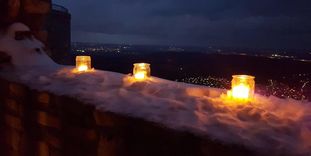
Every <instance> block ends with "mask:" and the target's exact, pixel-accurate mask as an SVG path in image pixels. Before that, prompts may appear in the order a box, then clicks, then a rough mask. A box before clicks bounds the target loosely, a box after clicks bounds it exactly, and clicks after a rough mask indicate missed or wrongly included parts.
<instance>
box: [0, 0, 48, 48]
mask: <svg viewBox="0 0 311 156" xmlns="http://www.w3.org/2000/svg"><path fill="white" fill-rule="evenodd" d="M50 10H51V0H1V1H0V29H5V28H6V27H7V26H8V25H10V24H12V23H14V22H22V23H24V24H26V25H27V26H29V27H30V29H31V30H32V32H33V34H34V35H35V36H36V37H37V38H38V39H39V40H41V41H42V42H44V43H46V42H47V35H48V33H47V31H46V30H45V23H46V18H47V15H48V14H49V13H50Z"/></svg>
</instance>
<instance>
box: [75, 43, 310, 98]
mask: <svg viewBox="0 0 311 156" xmlns="http://www.w3.org/2000/svg"><path fill="white" fill-rule="evenodd" d="M83 54H85V55H92V56H96V58H97V59H96V60H97V61H98V63H95V66H96V68H98V69H105V70H111V71H117V72H123V73H127V71H128V70H129V69H127V68H124V67H121V65H117V64H116V63H115V62H118V63H119V64H124V65H123V66H127V64H131V61H132V62H135V61H140V60H141V61H144V60H148V61H149V60H150V61H152V62H154V63H153V65H156V66H157V67H158V69H157V68H156V69H155V71H153V73H154V74H153V75H156V76H158V77H162V78H166V79H170V80H173V81H179V82H185V83H191V84H197V85H204V86H208V87H215V88H223V89H229V88H230V83H231V82H230V80H231V77H229V76H228V75H223V74H222V73H220V74H219V73H217V74H215V72H210V70H211V69H210V68H206V69H205V68H202V70H200V71H195V70H196V67H194V66H196V65H194V63H193V62H191V61H194V60H196V59H195V58H192V59H193V60H190V59H191V58H189V61H188V62H187V61H184V60H187V56H188V55H190V54H191V55H192V54H197V55H202V56H204V57H209V56H213V57H215V59H213V60H212V62H218V61H216V59H218V57H220V58H226V57H231V56H234V57H237V58H242V61H243V58H244V57H245V58H247V59H245V60H247V61H248V62H251V61H249V60H248V59H249V58H253V59H255V64H254V65H252V66H254V67H255V68H259V69H260V68H261V67H259V66H260V65H261V64H262V61H267V62H271V61H274V62H278V61H279V62H280V64H281V66H282V61H287V62H288V61H289V62H295V63H298V64H301V63H302V64H304V65H305V64H307V65H309V66H310V64H311V50H309V51H308V50H295V49H294V50H284V49H247V48H243V49H242V48H227V47H213V46H209V47H180V46H155V45H129V44H100V43H72V55H83ZM162 56H163V57H162ZM164 56H165V57H164ZM170 56H171V57H170ZM112 58H114V61H112V60H113V59H112ZM102 59H103V60H105V61H101V60H102ZM116 60H119V61H116ZM163 61H164V63H163ZM104 62H105V63H104ZM127 62H128V63H127ZM157 62H159V63H157ZM160 62H162V63H160ZM198 62H199V63H200V64H199V63H198V64H197V65H199V66H201V67H208V66H211V65H210V64H209V63H210V62H211V61H209V63H207V64H206V62H204V60H202V61H198ZM221 62H226V61H223V60H219V63H221ZM114 64H115V65H114ZM205 64H206V65H205ZM216 64H217V63H216ZM245 64H246V63H245ZM248 64H249V63H248ZM251 64H253V63H251ZM268 64H269V63H268ZM235 65H236V66H237V68H239V66H241V69H242V68H244V67H243V64H239V63H233V64H230V65H227V66H228V67H229V66H235ZM256 66H257V67H256ZM271 66H273V65H271ZM222 68H226V67H225V66H223V67H222ZM262 68H264V67H262ZM273 68H275V69H274V70H276V71H278V70H279V69H278V68H282V67H273ZM273 68H272V70H273ZM295 68H300V67H294V68H293V69H291V70H290V69H289V70H288V71H290V72H287V73H284V72H280V73H281V74H278V75H277V76H275V77H267V75H268V74H266V73H265V72H263V71H259V72H256V70H250V69H243V70H245V71H253V73H250V74H255V75H257V77H259V80H258V81H257V82H258V85H257V87H256V92H257V93H259V94H261V95H267V96H269V95H274V96H277V97H280V98H293V99H297V100H307V99H309V100H310V99H311V96H310V95H311V79H310V78H311V72H310V70H311V67H310V68H309V69H308V68H304V70H302V71H299V70H296V69H295ZM222 70H223V69H222ZM243 70H242V71H243ZM260 70H261V69H260ZM223 71H226V70H223ZM271 72H272V73H273V72H274V71H271ZM166 73H170V74H166ZM173 73H175V74H173ZM260 77H262V78H260Z"/></svg>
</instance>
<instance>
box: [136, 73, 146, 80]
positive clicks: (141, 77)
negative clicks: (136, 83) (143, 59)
mask: <svg viewBox="0 0 311 156" xmlns="http://www.w3.org/2000/svg"><path fill="white" fill-rule="evenodd" d="M134 77H135V79H136V80H144V79H146V77H147V76H146V72H137V73H135V75H134Z"/></svg>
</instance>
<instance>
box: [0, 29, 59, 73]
mask: <svg viewBox="0 0 311 156" xmlns="http://www.w3.org/2000/svg"><path fill="white" fill-rule="evenodd" d="M28 32H29V33H30V29H29V28H28V27H27V26H26V25H24V24H22V23H14V24H12V25H11V26H10V27H9V28H8V29H7V31H6V33H5V34H2V35H0V51H2V52H6V53H8V54H9V55H10V56H11V57H12V64H13V65H15V66H50V67H52V66H55V63H53V61H52V60H51V59H50V58H49V57H48V56H47V55H46V52H45V50H44V45H43V44H42V43H41V42H40V41H39V40H37V39H36V38H35V37H34V36H32V35H31V36H27V35H23V33H24V34H27V33H28ZM18 35H19V36H20V37H21V39H18V40H16V37H17V36H18Z"/></svg>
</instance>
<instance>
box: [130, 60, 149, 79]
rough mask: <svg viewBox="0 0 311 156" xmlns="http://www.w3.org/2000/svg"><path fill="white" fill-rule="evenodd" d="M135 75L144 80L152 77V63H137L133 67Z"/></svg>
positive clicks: (136, 77)
mask: <svg viewBox="0 0 311 156" xmlns="http://www.w3.org/2000/svg"><path fill="white" fill-rule="evenodd" d="M133 76H134V78H135V79H136V80H138V81H142V80H145V79H147V78H149V77H150V64H148V63H135V64H134V69H133Z"/></svg>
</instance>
